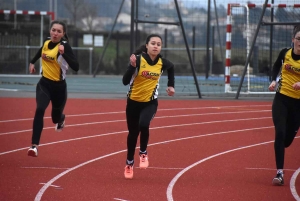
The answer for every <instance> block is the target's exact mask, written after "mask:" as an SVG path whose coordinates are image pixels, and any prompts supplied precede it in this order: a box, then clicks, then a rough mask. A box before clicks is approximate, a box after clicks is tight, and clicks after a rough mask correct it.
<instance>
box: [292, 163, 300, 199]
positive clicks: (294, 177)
mask: <svg viewBox="0 0 300 201" xmlns="http://www.w3.org/2000/svg"><path fill="white" fill-rule="evenodd" d="M299 174H300V168H299V169H298V170H296V171H295V172H294V174H293V176H292V178H291V180H290V189H291V193H292V195H293V196H294V198H295V199H296V200H297V201H299V200H300V197H299V194H298V193H297V189H296V179H297V177H298V175H299Z"/></svg>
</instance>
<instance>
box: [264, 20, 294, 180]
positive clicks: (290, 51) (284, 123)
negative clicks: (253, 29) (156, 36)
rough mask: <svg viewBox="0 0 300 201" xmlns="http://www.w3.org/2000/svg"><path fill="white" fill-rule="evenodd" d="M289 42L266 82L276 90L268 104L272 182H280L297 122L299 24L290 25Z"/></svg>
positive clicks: (271, 89)
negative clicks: (273, 167)
mask: <svg viewBox="0 0 300 201" xmlns="http://www.w3.org/2000/svg"><path fill="white" fill-rule="evenodd" d="M292 42H293V47H292V48H284V49H282V50H281V51H280V53H279V56H278V58H277V60H276V61H275V63H274V65H273V72H272V80H273V81H272V83H271V84H270V86H269V90H270V91H276V94H275V97H274V100H273V105H272V118H273V123H274V126H275V143H274V149H275V159H276V168H277V174H276V176H275V177H274V179H273V184H274V185H283V184H284V180H283V167H284V155H285V148H287V147H289V146H290V145H291V144H292V142H293V140H294V138H295V136H296V134H297V132H298V129H299V126H300V25H298V26H295V27H294V31H293V35H292Z"/></svg>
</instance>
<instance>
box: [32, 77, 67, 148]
mask: <svg viewBox="0 0 300 201" xmlns="http://www.w3.org/2000/svg"><path fill="white" fill-rule="evenodd" d="M66 100H67V84H66V81H65V80H63V81H52V80H49V79H47V78H44V77H42V78H41V79H40V81H39V82H38V84H37V86H36V110H35V115H34V120H33V131H32V139H31V142H32V144H36V145H39V143H40V138H41V134H42V130H43V127H44V114H45V110H46V109H47V107H48V105H49V103H50V101H51V103H52V111H51V117H52V122H53V123H54V124H56V123H61V122H62V121H63V120H64V118H65V115H64V114H63V110H64V108H65V104H66Z"/></svg>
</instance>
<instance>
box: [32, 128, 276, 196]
mask: <svg viewBox="0 0 300 201" xmlns="http://www.w3.org/2000/svg"><path fill="white" fill-rule="evenodd" d="M269 128H273V126H269V127H259V128H250V129H242V130H232V131H224V132H217V133H210V134H204V135H196V136H190V137H185V138H178V139H173V140H167V141H163V142H157V143H152V144H149V145H148V146H154V145H159V144H166V143H169V142H176V141H181V140H186V139H193V138H201V137H207V136H213V135H224V134H228V133H237V132H246V131H249V130H260V129H269ZM137 148H138V147H137ZM126 151H127V150H126V149H125V150H121V151H117V152H113V153H110V154H107V155H104V156H100V157H98V158H94V159H92V160H89V161H86V162H84V163H81V164H79V165H77V166H74V167H72V168H70V169H68V170H66V171H64V172H62V173H60V174H59V175H57V176H55V177H54V178H52V179H51V180H50V181H48V182H47V183H46V184H45V185H44V186H43V187H42V188H41V189H40V191H39V192H38V193H37V195H36V197H35V201H39V200H41V198H42V196H43V194H44V192H45V191H46V190H47V188H48V187H49V185H52V184H53V183H54V182H55V181H56V180H58V179H59V178H60V177H63V176H64V175H65V174H67V173H69V172H71V171H73V170H75V169H77V168H80V167H82V166H84V165H87V164H89V163H92V162H95V161H97V160H100V159H103V158H106V157H109V156H113V155H116V154H119V153H122V152H126Z"/></svg>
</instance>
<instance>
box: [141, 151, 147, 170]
mask: <svg viewBox="0 0 300 201" xmlns="http://www.w3.org/2000/svg"><path fill="white" fill-rule="evenodd" d="M148 166H149V160H148V155H147V154H140V168H141V169H146V168H147V167H148Z"/></svg>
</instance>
